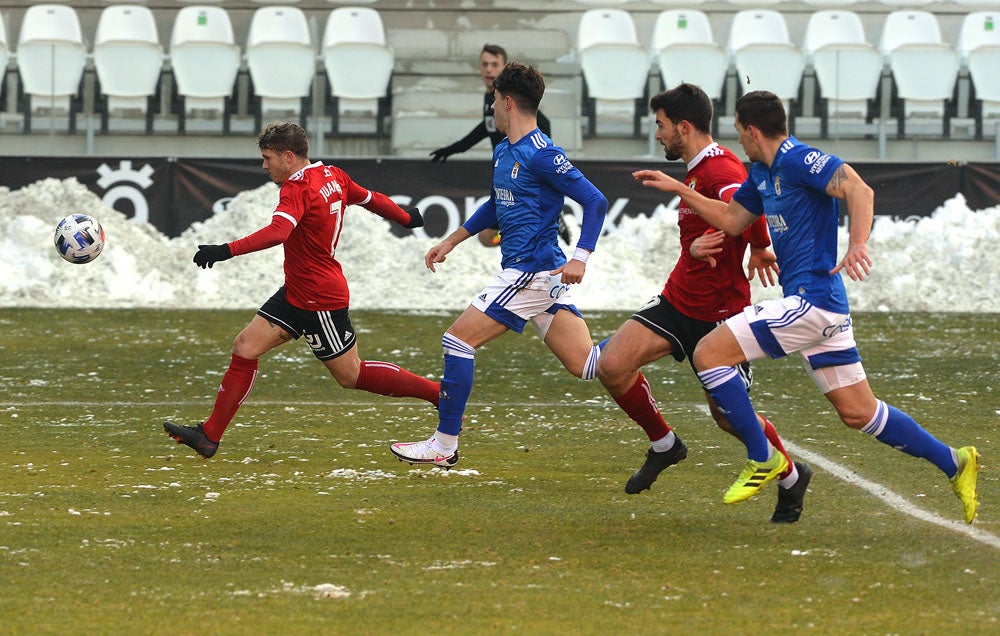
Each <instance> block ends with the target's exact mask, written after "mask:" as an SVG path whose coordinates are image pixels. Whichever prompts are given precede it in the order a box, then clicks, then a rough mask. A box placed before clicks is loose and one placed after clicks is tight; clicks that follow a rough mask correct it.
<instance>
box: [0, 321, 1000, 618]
mask: <svg viewBox="0 0 1000 636" xmlns="http://www.w3.org/2000/svg"><path fill="white" fill-rule="evenodd" d="M251 315H252V311H215V312H209V311H138V310H137V311H131V310H130V311H97V310H94V311H78V310H77V311H70V310H42V309H3V310H0V631H2V632H3V633H10V634H125V633H127V634H423V633H441V634H602V635H606V634H616V635H617V634H738V633H754V634H764V633H803V634H837V635H840V634H946V633H965V634H974V633H981V634H988V633H1000V624H998V618H1000V527H998V519H1000V513H998V507H1000V496H998V494H997V493H998V490H1000V484H998V478H997V476H996V472H995V471H994V470H993V466H994V465H995V461H996V460H995V458H996V457H998V455H1000V401H998V397H997V396H998V389H1000V354H998V352H997V344H998V336H997V333H998V332H997V321H998V318H997V316H996V315H992V314H985V315H967V314H893V315H886V314H860V315H857V316H856V317H855V324H856V328H857V333H858V337H859V346H860V349H861V353H862V356H864V359H865V364H866V368H867V370H868V373H869V376H870V380H871V383H872V386H873V388H874V389H875V392H876V393H877V394H878V395H879V396H880V397H882V398H883V399H885V400H886V401H888V402H890V403H892V404H895V405H896V406H898V407H900V408H902V409H904V410H906V411H908V412H910V413H911V414H912V415H913V416H914V417H915V418H916V419H917V420H918V421H919V422H921V423H922V424H923V425H924V426H925V427H926V428H928V429H929V430H930V431H931V432H933V433H934V434H936V435H937V436H938V437H939V438H941V439H942V440H944V441H945V442H947V443H950V444H952V445H955V446H958V445H966V444H974V445H976V446H977V447H978V448H979V450H980V452H981V453H982V455H983V463H984V468H983V471H982V473H981V476H980V482H979V491H980V497H981V500H982V507H981V509H980V515H979V519H978V520H977V522H976V523H975V524H974V525H973V526H972V528H971V529H970V528H969V527H967V526H965V524H962V523H960V521H961V516H962V515H961V506H960V504H959V502H958V500H957V499H956V498H955V497H954V496H953V495H952V493H951V489H950V486H949V484H948V482H947V480H946V478H945V477H944V476H943V475H942V474H941V473H939V472H938V471H937V470H936V469H934V468H933V467H932V466H931V465H930V464H929V463H927V462H924V461H921V460H916V459H913V458H911V457H909V456H907V455H904V454H903V453H899V452H895V451H893V450H892V449H890V448H887V447H886V446H884V445H882V444H879V443H878V442H876V441H874V440H873V439H872V438H870V437H869V436H867V435H864V434H862V433H859V432H856V431H851V430H848V429H847V428H846V427H844V426H843V425H842V424H840V423H839V420H837V418H836V416H835V414H834V413H833V411H832V410H831V409H830V408H829V406H828V405H827V403H826V401H825V400H824V399H823V398H822V396H820V395H819V394H818V392H817V391H816V389H815V387H814V386H813V384H812V382H811V381H810V380H809V378H808V376H807V375H806V373H805V372H804V370H803V369H802V367H801V364H800V363H799V362H798V361H797V360H781V361H766V362H760V363H758V364H757V365H756V366H755V371H756V385H755V387H754V390H753V395H754V399H755V403H756V406H757V407H758V409H759V410H760V411H761V412H763V413H765V414H767V415H768V416H769V417H771V419H772V420H773V421H774V422H775V424H776V425H777V427H778V430H779V431H780V432H781V433H782V435H783V436H784V437H785V438H786V439H787V440H788V441H789V442H790V443H791V444H793V445H794V447H795V448H798V449H801V450H802V451H803V452H804V453H809V454H811V455H813V456H817V457H822V458H823V460H825V462H827V464H826V465H827V466H828V467H829V466H833V467H835V470H833V469H826V468H822V467H818V466H817V467H816V469H815V475H814V477H813V481H812V485H811V487H810V491H809V494H808V496H807V498H806V510H805V512H804V514H803V516H802V519H801V520H800V521H799V523H797V524H794V525H781V526H779V525H773V524H771V523H769V521H768V520H769V518H770V515H771V511H772V509H773V506H774V498H775V490H774V486H769V487H768V488H767V489H766V490H765V491H764V492H763V493H762V494H761V495H759V496H758V497H756V498H754V499H751V500H750V501H747V502H744V503H741V504H738V505H735V506H725V505H723V504H722V501H721V500H722V493H723V492H724V491H725V489H726V488H727V487H728V486H729V484H730V483H731V482H732V480H733V479H734V478H735V476H736V474H737V473H738V472H739V468H740V466H741V464H742V458H743V457H744V455H743V450H742V446H740V445H739V443H738V442H736V441H735V440H733V439H732V438H730V437H728V436H727V435H725V434H724V433H722V432H721V431H719V430H717V429H716V428H715V427H714V425H713V424H712V423H711V420H710V418H709V417H708V415H707V412H706V410H705V408H704V405H703V394H702V391H701V389H700V387H699V386H698V384H697V382H696V380H695V378H694V376H693V375H692V373H691V370H690V368H689V367H688V366H687V364H686V363H684V364H677V363H675V362H673V360H665V361H660V362H658V363H656V364H653V365H650V366H649V367H647V368H646V370H645V372H646V375H647V377H648V378H649V380H650V383H651V385H652V388H653V391H654V395H655V396H656V397H657V398H658V400H659V403H660V405H661V408H662V410H663V412H664V415H665V416H666V418H667V421H668V422H670V423H671V424H672V425H673V426H674V427H675V428H676V430H677V432H678V434H679V435H681V437H682V438H683V439H684V440H685V442H686V443H687V444H688V446H689V447H690V449H691V451H690V454H689V456H688V459H687V460H685V461H684V462H682V463H681V464H679V465H678V466H675V467H673V468H671V469H669V470H668V471H667V472H665V473H664V474H663V475H661V477H660V479H659V481H657V482H656V483H655V484H654V486H653V488H652V490H651V491H647V492H644V493H642V494H640V495H636V496H628V495H626V494H625V493H624V490H623V486H624V483H625V480H626V479H627V478H628V476H629V475H630V474H631V473H632V471H634V470H635V469H636V468H637V467H638V466H639V465H640V464H641V462H642V459H643V454H644V453H645V449H646V447H647V442H646V440H645V437H644V435H643V434H642V431H641V430H640V429H639V428H638V427H637V426H635V425H634V424H633V423H632V422H631V421H629V420H628V419H627V418H626V417H625V416H624V414H623V413H621V412H620V410H619V409H618V408H617V406H616V405H615V404H614V402H613V401H612V400H611V399H610V398H609V397H608V396H607V395H606V393H605V392H604V390H603V389H602V387H601V386H600V384H599V383H597V382H596V381H594V382H583V381H580V380H577V379H575V378H573V377H571V376H570V375H569V374H567V373H566V372H565V371H564V370H563V369H562V368H561V367H560V365H559V363H558V362H557V361H556V360H555V358H554V357H552V356H551V355H550V354H549V353H548V351H547V350H546V349H545V348H544V345H542V344H541V342H540V341H539V340H538V338H537V337H536V336H535V335H534V334H531V333H528V332H526V333H525V334H524V335H522V336H516V335H513V334H508V335H506V336H504V337H503V338H501V339H499V340H497V341H495V342H493V343H490V344H488V345H486V346H485V347H484V348H483V349H482V350H481V351H480V353H479V354H478V356H477V369H476V386H475V388H474V390H473V394H472V398H471V401H470V405H469V409H468V411H467V416H468V420H467V423H466V427H465V430H464V432H463V435H462V447H461V448H462V458H461V461H460V462H459V464H458V466H457V467H456V469H454V470H452V471H450V472H445V471H443V470H439V469H428V468H427V467H420V466H409V465H407V464H403V463H400V462H398V461H396V460H395V458H393V457H392V456H391V455H390V453H389V451H388V445H389V444H390V443H391V442H393V441H399V440H412V439H420V438H421V437H424V436H427V435H429V434H430V432H431V431H432V430H433V428H434V425H435V423H436V420H435V417H434V411H433V409H432V408H431V407H429V406H428V405H426V404H424V403H422V402H417V401H412V400H409V401H408V400H401V399H393V398H385V397H380V396H375V395H371V394H367V393H362V392H358V391H347V390H344V389H341V388H340V387H338V386H337V385H336V383H335V382H334V381H333V380H332V378H330V377H329V376H328V375H327V374H326V371H325V369H323V367H322V366H321V365H320V364H319V363H318V362H316V361H315V360H314V359H313V358H312V356H311V354H310V353H309V352H308V350H307V347H306V346H305V344H304V343H302V342H296V343H292V344H290V345H287V346H285V347H284V348H281V349H278V350H277V351H275V352H272V353H271V354H269V355H268V356H266V357H265V358H264V359H263V360H262V361H261V367H260V375H259V377H258V381H257V385H256V387H255V389H254V391H253V393H252V394H251V396H250V398H249V399H248V400H247V402H246V403H245V404H244V406H243V409H242V410H241V411H240V413H239V414H238V415H237V419H236V421H235V422H234V423H233V425H232V426H231V427H230V428H229V430H228V431H227V433H226V437H225V439H224V440H223V443H222V446H221V448H220V451H219V453H218V454H217V455H216V456H215V457H214V458H213V459H211V460H208V461H204V460H201V459H198V458H196V457H195V456H194V453H193V452H191V451H190V450H189V449H187V448H186V447H182V446H177V445H176V444H175V443H174V442H173V441H172V440H170V439H169V438H167V437H166V435H165V434H164V433H163V432H162V428H161V426H162V421H163V420H164V419H167V418H171V419H175V420H178V421H181V422H183V423H188V424H192V423H197V422H198V421H201V420H203V419H204V418H205V417H207V415H208V413H209V411H210V409H211V404H212V401H213V399H214V397H215V391H216V388H217V386H218V384H219V381H220V379H221V375H222V372H223V371H224V370H225V366H226V364H227V363H228V360H229V352H230V347H231V342H232V338H233V336H234V335H235V334H236V333H237V332H238V331H239V329H240V328H241V327H242V326H243V325H244V324H245V323H246V322H247V321H248V320H249V319H250V317H251ZM352 318H353V322H354V326H355V328H356V329H357V330H358V333H359V345H360V351H361V356H362V358H365V359H382V360H388V361H392V362H395V363H398V364H400V365H402V366H405V367H407V368H408V369H410V370H411V371H414V372H415V373H419V374H422V375H427V376H431V377H435V378H436V377H438V375H439V374H440V372H441V347H440V338H441V334H442V332H443V331H444V329H445V328H446V327H447V326H448V324H450V322H451V320H452V319H453V318H454V315H453V314H450V313H448V314H440V315H436V314H430V315H428V314H423V315H415V314H405V313H377V312H365V311H357V312H354V313H353V315H352ZM625 318H626V314H624V313H620V314H612V313H608V314H595V315H591V316H588V319H589V322H590V325H591V329H592V331H593V334H594V337H595V340H599V339H601V338H603V337H605V336H606V335H608V334H610V333H611V332H612V331H613V330H614V329H615V328H616V327H617V326H618V325H619V324H620V323H621V322H622V321H623V320H624V319H625ZM814 465H815V464H814ZM852 477H858V478H863V479H864V480H867V483H872V484H875V485H876V486H877V488H882V489H885V492H886V493H892V494H894V495H898V497H899V498H901V500H902V501H903V504H901V505H900V504H898V502H897V505H895V506H893V505H890V503H889V502H887V499H888V498H890V495H889V494H886V495H885V496H884V497H883V496H876V495H874V494H872V493H871V492H870V491H869V490H864V489H862V488H860V487H859V486H858V485H857V484H856V483H854V482H852V481H850V478H852ZM845 478H846V479H848V481H845ZM894 501H895V500H894ZM928 518H930V519H938V520H940V522H938V523H934V522H931V521H928ZM952 522H954V523H952Z"/></svg>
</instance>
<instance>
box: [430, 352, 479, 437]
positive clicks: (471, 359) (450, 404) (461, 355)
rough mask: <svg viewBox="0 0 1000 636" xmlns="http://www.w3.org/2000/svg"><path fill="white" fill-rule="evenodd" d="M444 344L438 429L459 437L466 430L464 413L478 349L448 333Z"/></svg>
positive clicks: (470, 389)
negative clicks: (463, 422) (463, 425)
mask: <svg viewBox="0 0 1000 636" xmlns="http://www.w3.org/2000/svg"><path fill="white" fill-rule="evenodd" d="M441 344H442V345H443V347H444V375H443V376H442V378H441V396H440V400H439V401H438V427H437V430H439V431H440V432H442V433H445V434H447V435H456V436H457V435H458V434H459V432H460V431H461V430H462V415H463V414H464V413H465V405H466V404H467V403H468V402H469V395H470V394H471V393H472V379H473V375H474V374H475V369H476V360H475V355H476V350H475V349H473V348H472V347H470V346H469V345H468V344H466V343H464V342H462V341H461V340H459V339H458V338H456V337H455V336H453V335H451V334H450V333H445V334H444V338H442V340H441Z"/></svg>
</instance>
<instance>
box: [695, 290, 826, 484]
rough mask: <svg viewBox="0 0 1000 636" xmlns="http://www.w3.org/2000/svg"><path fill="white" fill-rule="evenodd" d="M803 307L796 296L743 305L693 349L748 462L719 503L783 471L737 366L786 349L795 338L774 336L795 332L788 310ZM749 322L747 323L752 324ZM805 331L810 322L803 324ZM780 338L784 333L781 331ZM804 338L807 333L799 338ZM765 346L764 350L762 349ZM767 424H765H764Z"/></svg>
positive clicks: (707, 385) (703, 378)
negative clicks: (741, 311)
mask: <svg viewBox="0 0 1000 636" xmlns="http://www.w3.org/2000/svg"><path fill="white" fill-rule="evenodd" d="M807 310H808V304H806V303H804V302H802V301H801V299H797V298H795V297H790V298H783V299H780V300H774V301H764V302H763V303H759V304H758V305H755V306H753V307H748V308H747V309H746V310H744V312H743V313H741V314H737V315H736V316H733V317H731V318H729V319H728V320H727V321H726V322H725V323H723V324H721V325H719V326H718V327H716V328H715V329H714V330H713V331H712V332H711V333H709V334H708V335H707V336H705V337H704V338H702V340H701V341H700V342H699V343H698V346H697V347H696V348H695V353H694V366H695V369H696V371H697V373H698V378H699V379H700V380H701V381H702V385H703V386H704V387H705V389H706V391H708V392H709V394H710V395H711V397H712V399H713V400H714V401H715V403H716V404H718V405H719V406H720V407H721V408H722V410H724V411H725V413H726V417H727V419H728V421H729V423H730V425H731V426H732V428H733V431H734V432H735V434H736V435H738V436H739V437H740V439H741V440H743V443H744V445H745V446H746V447H747V458H748V459H747V463H746V464H745V465H744V468H743V471H742V472H741V473H740V476H739V477H738V478H737V480H736V482H735V483H734V484H733V486H732V487H730V489H729V490H728V491H727V492H726V495H725V497H724V498H723V501H724V502H725V503H735V502H737V501H742V500H743V499H747V498H749V497H751V496H753V495H754V494H756V493H757V492H759V491H760V489H761V487H763V485H764V484H766V483H767V482H768V481H770V480H772V479H775V478H778V477H780V476H781V475H782V474H784V473H786V471H787V470H788V460H787V458H786V457H785V456H784V455H783V454H782V453H780V452H775V450H776V449H775V447H774V446H773V445H772V444H771V443H770V442H769V441H768V438H767V435H766V434H765V431H764V429H762V428H761V426H760V422H759V420H758V418H757V414H756V412H755V411H754V408H753V405H752V403H751V402H750V395H749V392H748V389H747V386H746V384H745V383H744V381H743V379H742V378H741V377H740V373H739V370H738V368H737V367H738V365H740V364H742V363H744V362H747V361H749V360H756V359H760V358H763V357H765V356H767V355H770V356H771V357H780V356H783V355H785V350H784V349H782V347H781V344H782V342H783V343H784V344H785V345H787V346H788V347H789V350H795V349H792V348H791V347H792V346H794V345H795V344H796V340H795V338H792V337H790V336H789V337H787V338H785V339H784V340H783V339H782V338H779V334H778V333H777V332H778V331H779V330H788V331H790V333H791V334H792V335H795V336H798V334H797V333H796V330H795V328H794V326H795V321H794V320H793V321H791V323H789V321H788V320H787V316H788V315H789V314H790V313H791V314H793V315H795V316H798V315H799V313H797V312H803V313H804V312H805V311H807ZM751 321H752V322H751ZM804 327H805V328H806V331H808V330H809V329H811V325H810V324H808V323H805V324H804ZM781 335H782V336H784V334H781ZM803 337H806V336H803ZM765 347H766V349H765ZM765 428H766V426H765Z"/></svg>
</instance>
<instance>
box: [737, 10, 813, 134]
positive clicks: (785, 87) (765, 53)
mask: <svg viewBox="0 0 1000 636" xmlns="http://www.w3.org/2000/svg"><path fill="white" fill-rule="evenodd" d="M727 49H728V50H729V54H730V58H731V59H732V61H733V65H734V66H735V67H736V74H737V79H738V83H739V85H740V89H741V92H747V91H754V90H768V91H771V92H772V93H774V94H775V95H777V96H778V97H780V98H781V99H782V100H784V102H785V104H786V109H785V110H786V112H787V113H788V120H789V124H790V125H791V124H792V123H793V111H792V109H791V107H790V106H789V102H791V101H793V100H797V99H798V95H799V84H801V83H802V71H803V70H804V61H803V57H802V52H801V51H799V49H798V48H796V47H795V45H794V44H792V41H791V39H789V37H788V26H787V24H785V18H784V17H782V15H781V14H780V13H778V12H777V11H774V10H771V9H746V10H743V11H738V12H736V14H735V15H734V16H733V21H732V23H731V25H730V30H729V41H728V45H727Z"/></svg>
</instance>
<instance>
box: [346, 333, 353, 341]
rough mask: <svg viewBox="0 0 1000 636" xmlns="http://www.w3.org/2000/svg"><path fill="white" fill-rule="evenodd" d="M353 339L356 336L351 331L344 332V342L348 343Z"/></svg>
mask: <svg viewBox="0 0 1000 636" xmlns="http://www.w3.org/2000/svg"><path fill="white" fill-rule="evenodd" d="M353 337H354V334H353V333H351V332H350V331H345V332H344V342H347V341H348V340H350V339H351V338H353Z"/></svg>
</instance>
